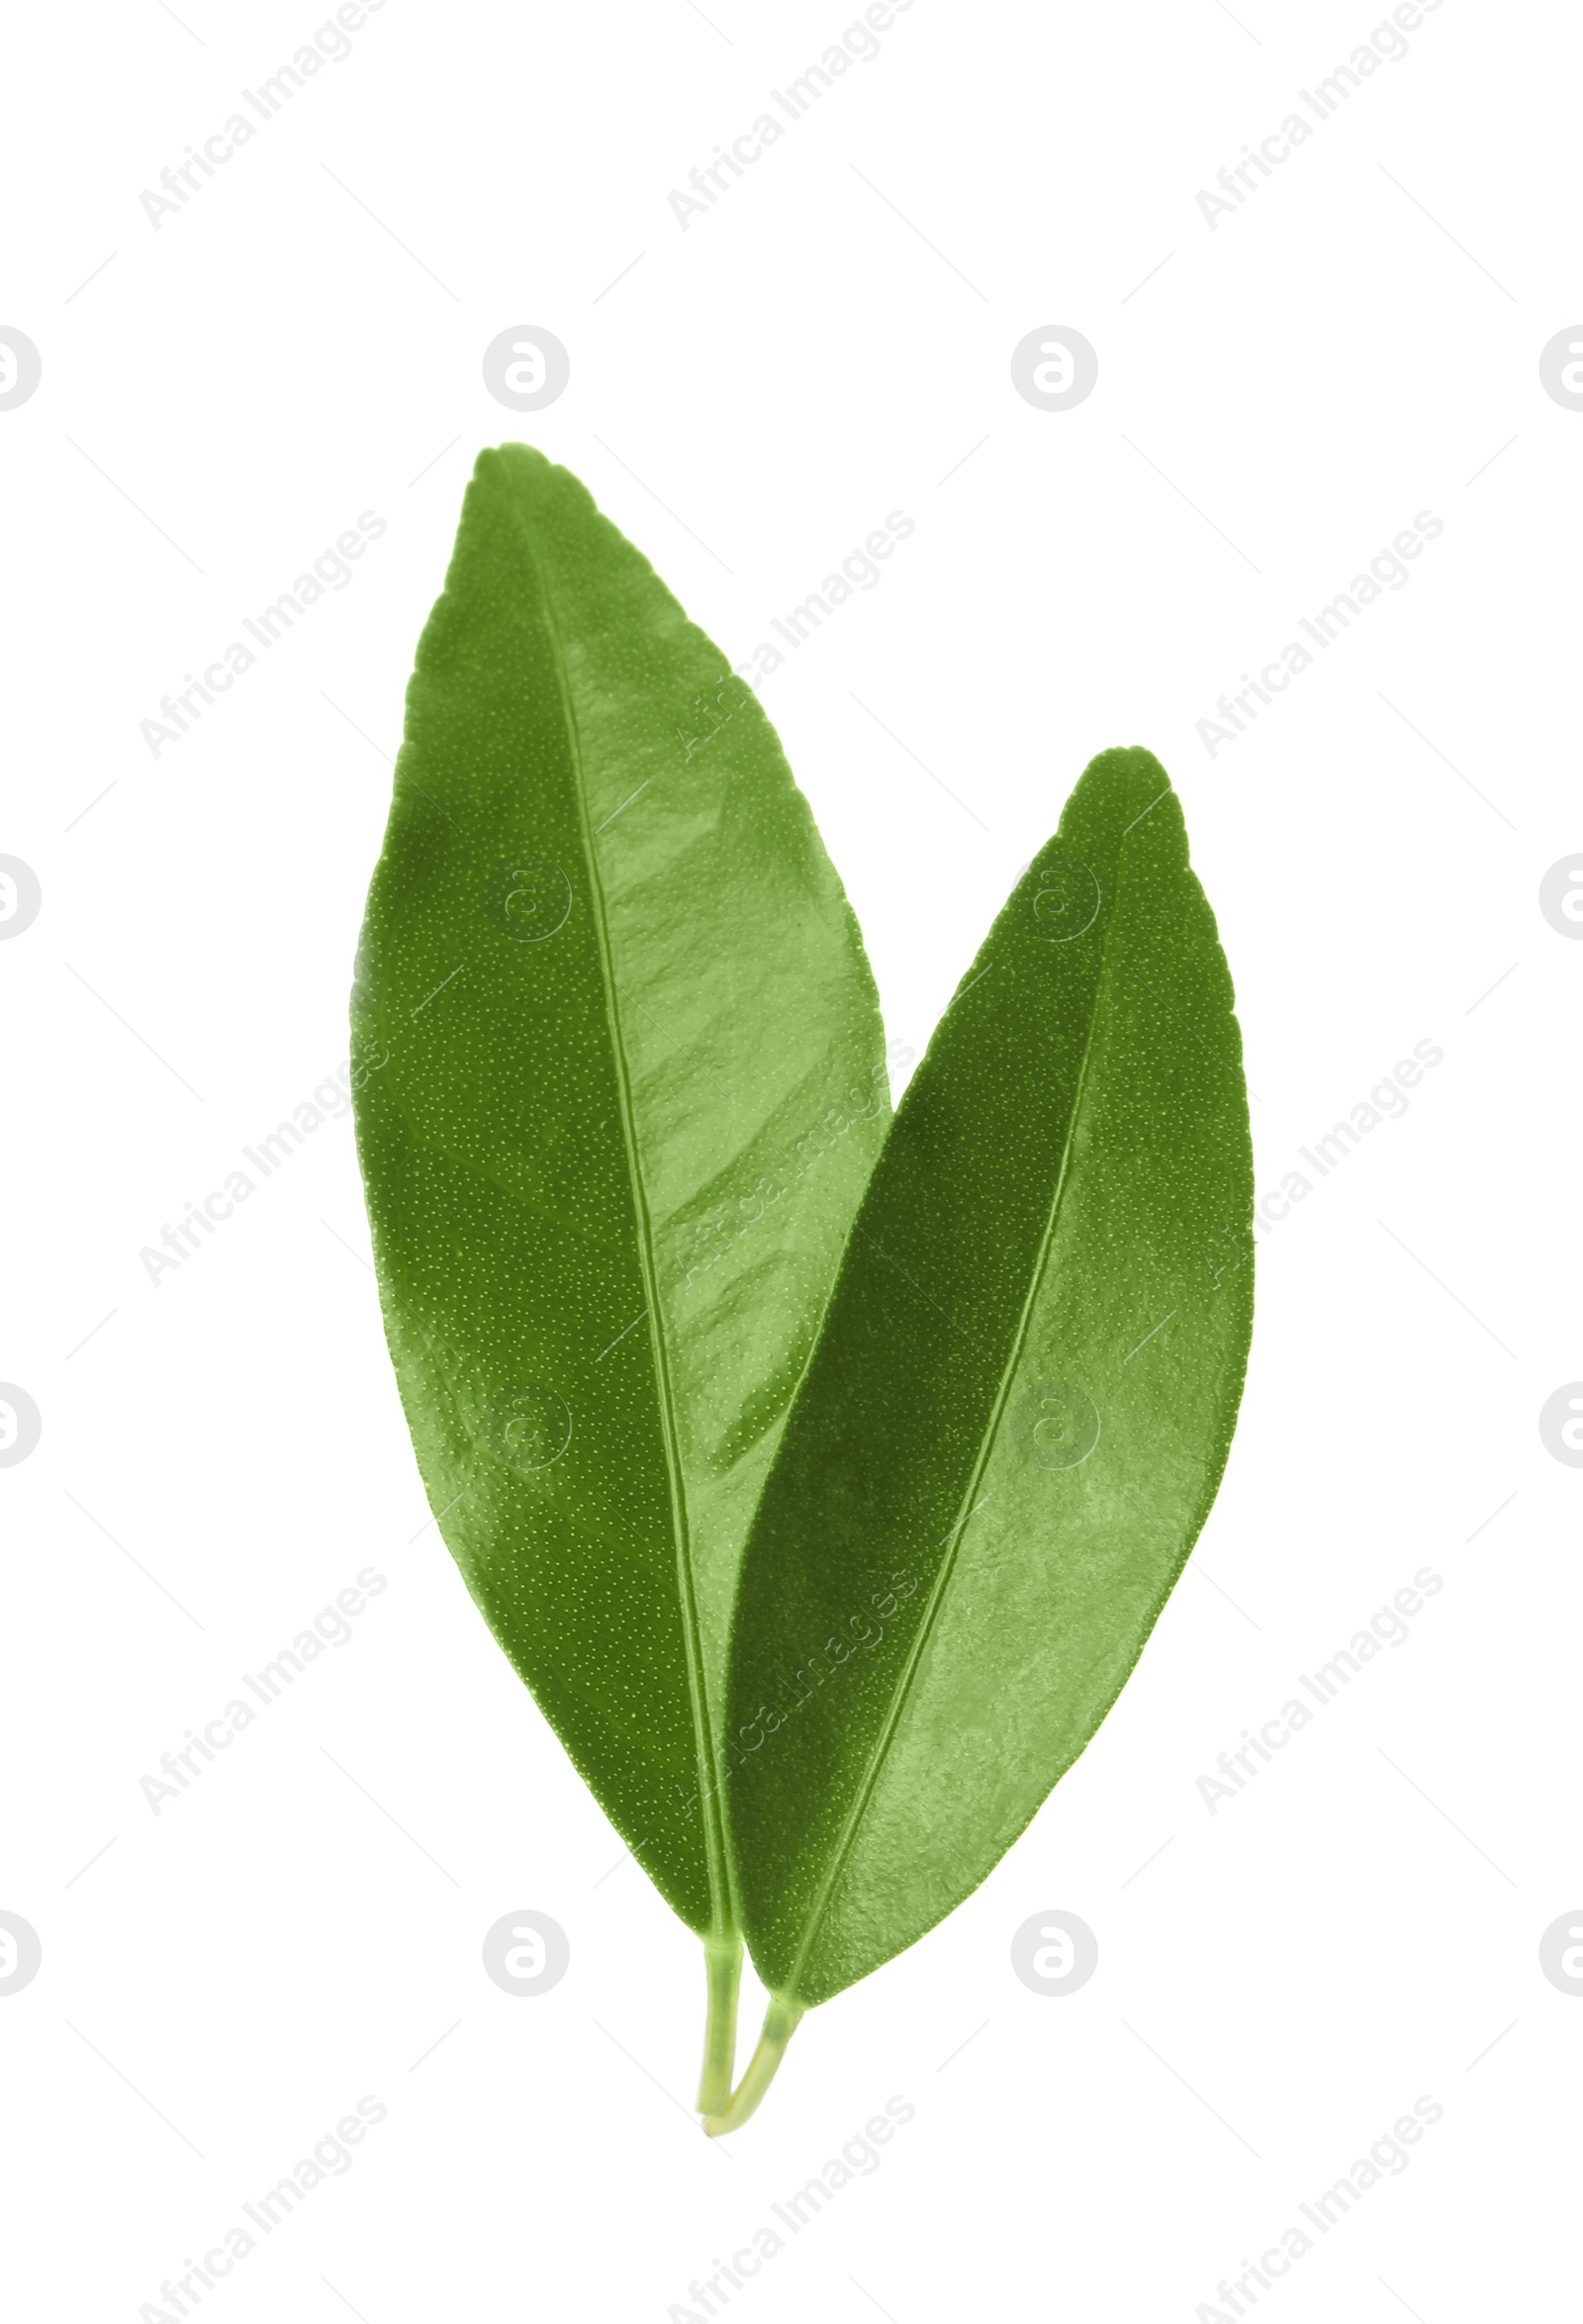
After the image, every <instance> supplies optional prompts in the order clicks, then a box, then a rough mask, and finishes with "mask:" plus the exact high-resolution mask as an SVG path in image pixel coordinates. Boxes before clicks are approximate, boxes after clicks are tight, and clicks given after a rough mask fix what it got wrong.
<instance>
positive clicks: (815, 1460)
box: [727, 750, 1253, 2118]
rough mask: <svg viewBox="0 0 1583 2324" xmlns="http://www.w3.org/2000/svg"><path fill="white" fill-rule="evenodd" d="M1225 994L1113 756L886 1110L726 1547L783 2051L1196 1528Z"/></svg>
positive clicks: (1234, 1273) (875, 1950)
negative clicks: (776, 1427)
mask: <svg viewBox="0 0 1583 2324" xmlns="http://www.w3.org/2000/svg"><path fill="white" fill-rule="evenodd" d="M1232 997H1233V996H1232V984H1231V976H1230V974H1229V972H1228V970H1227V967H1226V963H1225V960H1224V957H1223V955H1222V953H1221V950H1220V945H1219V942H1218V940H1217V937H1216V933H1215V923H1214V918H1213V915H1212V914H1211V912H1210V909H1209V906H1208V904H1207V902H1206V901H1205V899H1204V894H1203V890H1202V889H1201V887H1200V886H1199V884H1198V882H1197V880H1196V879H1195V878H1194V876H1193V874H1192V873H1191V872H1190V871H1189V869H1188V865H1187V845H1186V835H1185V832H1184V829H1183V825H1182V818H1181V811H1180V808H1179V807H1178V805H1177V802H1176V799H1175V796H1174V794H1173V793H1172V791H1171V790H1170V786H1169V781H1168V778H1167V777H1166V775H1165V773H1164V769H1163V768H1162V767H1161V766H1160V764H1159V762H1158V761H1157V760H1155V759H1153V758H1152V757H1151V756H1150V755H1149V753H1148V752H1147V751H1141V750H1125V751H1111V752H1107V753H1106V754H1105V755H1104V756H1103V757H1101V758H1098V759H1096V760H1095V761H1094V762H1093V764H1092V765H1091V766H1090V767H1089V768H1088V770H1087V772H1086V773H1085V775H1084V776H1083V778H1082V780H1081V782H1080V783H1079V784H1078V785H1077V788H1076V790H1074V791H1073V792H1072V795H1071V799H1070V800H1069V802H1068V805H1067V809H1066V812H1065V814H1064V815H1063V817H1062V821H1061V828H1060V830H1059V832H1058V833H1057V835H1056V837H1055V839H1054V840H1053V841H1052V842H1051V843H1050V844H1049V845H1048V846H1046V847H1045V848H1044V849H1043V850H1042V851H1041V853H1040V854H1039V856H1038V857H1036V858H1035V860H1034V863H1033V865H1032V866H1031V868H1030V870H1029V871H1028V873H1027V875H1026V877H1025V878H1024V879H1023V880H1022V881H1021V883H1020V884H1019V885H1018V886H1017V888H1016V890H1015V891H1014V893H1013V895H1012V897H1011V899H1010V901H1009V903H1008V904H1007V905H1006V907H1005V909H1004V911H1003V912H1002V913H1001V915H1000V917H999V919H998V920H997V921H996V923H995V925H994V927H993V929H992V930H991V931H990V934H989V937H988V940H987V941H986V943H985V944H984V947H983V949H982V951H981V952H980V953H979V955H978V959H977V961H976V962H975V963H974V965H973V968H972V970H971V971H970V972H969V974H968V976H966V977H965V978H964V979H963V982H962V984H961V986H960V988H959V990H958V993H957V996H956V998H955V1000H954V1001H953V1003H952V1005H951V1008H950V1010H949V1011H948V1013H947V1015H946V1016H945V1018H944V1020H943V1021H942V1023H941V1025H940V1027H939V1029H938V1030H937V1032H936V1034H935V1037H934V1039H933V1041H932V1042H931V1044H930V1046H929V1050H928V1054H927V1056H926V1057H925V1058H924V1060H923V1063H922V1064H921V1066H920V1067H919V1069H918V1070H917V1073H916V1074H915V1076H914V1078H913V1080H912V1083H911V1085H910V1086H909V1088H908V1089H907V1092H906V1094H905V1096H904V1098H903V1099H902V1102H901V1105H900V1107H899V1108H898V1110H897V1113H896V1118H895V1121H894V1124H893V1126H892V1128H891V1130H890V1134H889V1136H888V1138H887V1140H886V1142H885V1150H884V1153H883V1154H882V1156H881V1159H880V1162H879V1164H878V1166H877V1168H876V1170H875V1173H874V1176H873V1178H872V1180H871V1182H870V1185H869V1188H868V1192H867V1193H866V1195H865V1197H864V1200H863V1205H862V1208H861V1210H860V1211H859V1214H858V1218H857V1223H856V1226H855V1229H854V1232H853V1235H852V1240H851V1242H850V1244H849V1245H848V1248H847V1252H846V1255H845V1257H844V1259H843V1262H842V1267H841V1273H840V1277H839V1280H838V1282H837V1286H836V1289H835V1292H834V1295H833V1297H832V1300H831V1304H830V1308H829V1311H828V1314H827V1316H826V1320H825V1323H824V1327H823V1330H822V1333H821V1335H820V1338H819V1342H818V1346H817V1348H815V1351H814V1355H813V1359H812V1362H811V1364H810V1365H809V1368H808V1372H807V1375H806V1377H805V1379H804V1381H803V1383H802V1386H801V1389H800V1391H799V1393H798V1396H797V1400H796V1403H795V1405H794V1407H793V1409H792V1414H791V1421H790V1423H789V1425H788V1427H787V1430H786V1433H785V1435H784V1437H783V1439H782V1443H781V1450H780V1454H779V1457H778V1459H777V1462H776V1466H775V1469H774V1472H773V1474H772V1476H771V1478H770V1481H769V1484H768V1486H767V1488H766V1490H765V1494H764V1498H763V1500H762V1502H761V1504H760V1507H759V1511H758V1516H757V1518H756V1520H755V1523H754V1527H753V1532H752V1535H751V1538H750V1541H749V1546H748V1551H747V1555H746V1558H745V1560H744V1563H743V1572H742V1583H741V1589H740V1592H739V1596H738V1601H737V1608H736V1615H735V1620H734V1624H733V1630H732V1661H731V1692H730V1724H731V1728H732V1733H733V1738H734V1741H735V1744H736V1749H737V1753H738V1754H739V1757H738V1763H737V1764H736V1766H735V1768H734V1772H733V1774H732V1777H731V1780H730V1782H729V1784H728V1785H727V1797H728V1799H729V1803H730V1816H731V1832H732V1838H733V1843H734V1847H735V1852H736V1858H737V1863H738V1865H739V1868H740V1875H741V1886H742V1896H743V1903H744V1909H745V1927H746V1931H747V1937H748V1943H749V1947H750V1950H751V1952H752V1955H753V1959H754V1962H755V1965H756V1967H757V1969H758V1971H759V1974H760V1976H761V1977H762V1978H763V1980H764V1982H765V1984H766V1985H767V1986H768V1987H769V1988H770V1989H771V1991H772V1993H773V1994H774V1995H775V1996H776V1997H777V2002H778V2004H779V2005H780V2006H781V2008H782V2018H781V2020H780V2022H781V2023H782V2024H783V2025H785V2026H786V2030H788V2031H789V2030H790V2024H791V2023H794V2022H795V2016H794V2011H795V2010H796V2008H798V2007H799V2006H806V2005H809V2004H811V2003H813V2002H816V2001H821V2000H825V1999H828V1998H829V1997H830V1996H831V1995H832V1994H836V1993H839V1992H840V1991H841V1990H842V1989H843V1988H844V1987H846V1986H848V1985H851V1984H852V1983H853V1982H854V1981H855V1980H856V1979H858V1978H860V1977H864V1976H866V1975H867V1974H868V1973H869V1971H870V1970H872V1969H875V1968H877V1967H879V1965H880V1964H881V1963H882V1962H884V1961H886V1960H888V1959H890V1958H891V1957H892V1956H893V1955H894V1954H896V1953H898V1952H900V1951H901V1950H902V1949H903V1947H905V1946H907V1945H909V1944H911V1943H912V1942H913V1941H914V1940H915V1939H916V1938H918V1937H919V1936H921V1935H922V1934H923V1933H924V1931H925V1930H926V1929H928V1928H930V1927H932V1926H933V1925H934V1923H935V1922H936V1921H938V1920H940V1919H942V1918H943V1917H944V1915H945V1914H946V1913H947V1912H949V1911H950V1910H951V1909H952V1908H953V1906H956V1905H958V1904H959V1903H960V1902H961V1901H962V1899H963V1898H964V1897H966V1896H967V1895H969V1894H970V1893H971V1892H972V1890H973V1889H975V1888H976V1887H977V1886H978V1883H979V1882H980V1881H981V1880H982V1879H983V1878H984V1876H985V1874H986V1873H987V1872H988V1871H989V1870H990V1868H991V1867H992V1866H993V1865H994V1864H995V1863H996V1862H997V1861H998V1859H999V1857H1000V1856H1001V1855H1002V1854H1003V1853H1004V1851H1005V1849H1006V1848H1007V1847H1008V1846H1009V1845H1010V1843H1011V1842H1012V1840H1013V1839H1015V1838H1016V1836H1017V1834H1018V1833H1019V1832H1020V1831H1022V1829H1023V1828H1024V1827H1025V1825H1026V1824H1027V1823H1028V1821H1029V1819H1030V1817H1031V1816H1032V1815H1033V1814H1034V1813H1035V1811H1036V1810H1037V1809H1038V1807H1039V1806H1040V1803H1041V1802H1042V1801H1043V1800H1044V1799H1045V1798H1046V1796H1047V1794H1048V1793H1049V1791H1050V1789H1051V1787H1052V1786H1053V1785H1054V1784H1055V1783H1056V1782H1057V1780H1058V1779H1059V1778H1060V1776H1061V1775H1062V1774H1063V1773H1064V1772H1065V1771H1066V1769H1067V1768H1069V1767H1070V1766H1071V1763H1072V1761H1073V1760H1074V1759H1075V1758H1076V1757H1077V1755H1078V1753H1079V1752H1080V1751H1081V1750H1082V1749H1083V1747H1084V1745H1085V1744H1086V1743H1087V1742H1088V1740H1089V1739H1090V1737H1091V1736H1092V1735H1093V1733H1094V1731H1095V1729H1096V1728H1097V1727H1098V1725H1099V1723H1100V1720H1102V1719H1103V1718H1104V1716H1105V1714H1106V1712H1107V1711H1108V1710H1109V1709H1110V1706H1111V1705H1112V1704H1113V1703H1114V1701H1115V1699H1116V1697H1117V1695H1118V1693H1119V1692H1120V1690H1121V1687H1122V1685H1123V1683H1124V1681H1125V1680H1126V1678H1127V1675H1128V1673H1129V1671H1130V1670H1131V1669H1132V1667H1133V1664H1134V1663H1135V1662H1136V1661H1137V1659H1138V1656H1139V1654H1140V1652H1141V1651H1142V1648H1143V1645H1144V1642H1145V1640H1146V1639H1147V1637H1148V1635H1149V1632H1150V1630H1151V1628H1152V1627H1154V1624H1155V1621H1156V1619H1157V1617H1158V1616H1159V1614H1160V1611H1161V1608H1162V1607H1163V1606H1164V1602H1165V1599H1166V1597H1167V1595H1168V1593H1169V1591H1170V1588H1171V1585H1172V1584H1173V1583H1174V1581H1175V1579H1176V1577H1177V1575H1178V1574H1179V1573H1180V1571H1181V1568H1182V1565H1183V1563H1184V1561H1185V1559H1186V1557H1187V1554H1188V1552H1189V1550H1190V1549H1191V1547H1192V1544H1193V1541H1194V1540H1195V1538H1196V1537H1197V1534H1198V1532H1199V1529H1200V1528H1201V1527H1202V1525H1203V1523H1204V1519H1205V1517H1206V1516H1207V1514H1208V1511H1209V1507H1210V1504H1211V1502H1212V1500H1213V1498H1214V1495H1215V1491H1216V1488H1217V1486H1218V1484H1219V1481H1220V1476H1221V1472H1222V1469H1223V1467H1224V1465H1225V1461H1226V1455H1227V1451H1228V1448H1229V1446H1230V1442H1231V1436H1232V1430H1233V1427H1234V1425H1235V1421H1236V1415H1237V1406H1238V1401H1239V1398H1240V1395H1241V1392H1242V1383H1243V1374H1244V1370H1245V1366H1246V1363H1247V1355H1248V1345H1249V1337H1250V1333H1251V1329H1252V1319H1253V1265H1252V1258H1251V1243H1252V1236H1251V1226H1250V1214H1251V1210H1252V1204H1253V1157H1252V1147H1251V1141H1250V1136H1249V1123H1248V1103H1247V1094H1246V1090H1245V1086H1244V1081H1243V1069H1242V1043H1241V1037H1240V1035H1239V1032H1238V1027H1237V1023H1236V1019H1235V1018H1234V1016H1233V1015H1232ZM771 2031H772V2032H774V2031H775V2028H774V2027H772V2029H771ZM784 2039H785V2034H784V2033H783V2034H782V2035H781V2040H782V2045H783V2046H784ZM772 2063H773V2061H772ZM738 2118H739V2117H738Z"/></svg>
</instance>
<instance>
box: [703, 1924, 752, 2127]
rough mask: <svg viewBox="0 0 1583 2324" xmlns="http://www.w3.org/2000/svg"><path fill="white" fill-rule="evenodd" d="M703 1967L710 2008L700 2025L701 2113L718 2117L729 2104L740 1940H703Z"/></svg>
mask: <svg viewBox="0 0 1583 2324" xmlns="http://www.w3.org/2000/svg"><path fill="white" fill-rule="evenodd" d="M703 1966H704V1972H705V1974H706V1976H707V1978H708V1982H709V2009H708V2015H707V2017H706V2018H705V2019H704V2023H703V2067H702V2071H701V2073H700V2074H699V2076H698V2112H699V2113H700V2114H717V2113H718V2112H719V2111H720V2110H721V2108H722V2107H724V2106H726V2105H728V2104H729V2102H730V2097H731V2077H732V2075H733V2074H734V2073H735V2072H736V2002H737V1993H738V1991H739V1989H740V1987H741V1983H742V1939H741V1938H740V1937H739V1936H735V1935H732V1936H727V1937H705V1938H704V1940H703Z"/></svg>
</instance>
